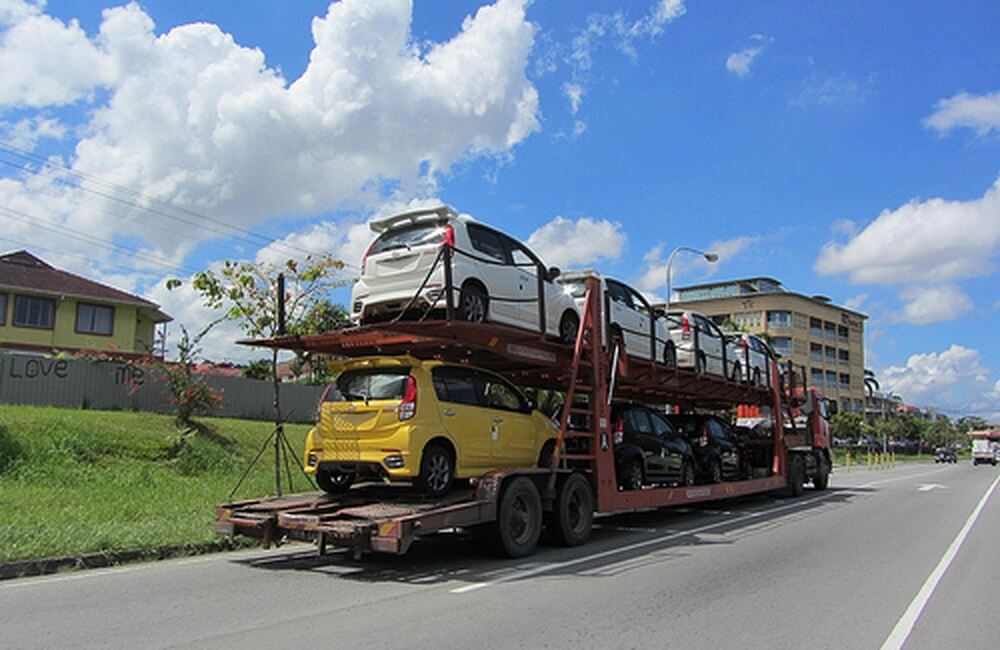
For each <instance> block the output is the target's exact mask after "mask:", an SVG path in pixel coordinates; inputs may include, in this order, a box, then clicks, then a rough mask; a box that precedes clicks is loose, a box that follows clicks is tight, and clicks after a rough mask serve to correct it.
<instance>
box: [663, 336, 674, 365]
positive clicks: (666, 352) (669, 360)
mask: <svg viewBox="0 0 1000 650" xmlns="http://www.w3.org/2000/svg"><path fill="white" fill-rule="evenodd" d="M663 365H665V366H666V367H668V368H676V367H677V348H675V347H674V344H673V342H671V343H667V344H666V345H665V346H664V347H663Z"/></svg>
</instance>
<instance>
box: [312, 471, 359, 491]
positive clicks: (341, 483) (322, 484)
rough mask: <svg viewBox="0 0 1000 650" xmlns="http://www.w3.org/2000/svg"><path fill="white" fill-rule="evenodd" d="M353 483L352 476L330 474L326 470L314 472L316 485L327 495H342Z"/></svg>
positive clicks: (340, 473)
mask: <svg viewBox="0 0 1000 650" xmlns="http://www.w3.org/2000/svg"><path fill="white" fill-rule="evenodd" d="M352 483H354V474H345V473H343V472H331V471H328V470H324V469H321V470H318V471H317V472H316V485H318V486H319V489H321V490H323V491H324V492H326V493H327V494H333V495H337V494H343V493H344V492H347V490H348V489H349V488H350V487H351V484H352Z"/></svg>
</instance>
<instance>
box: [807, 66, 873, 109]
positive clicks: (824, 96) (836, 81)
mask: <svg viewBox="0 0 1000 650" xmlns="http://www.w3.org/2000/svg"><path fill="white" fill-rule="evenodd" d="M867 95H868V87H867V86H866V85H864V84H862V83H860V82H858V81H857V80H855V79H852V78H851V77H848V76H847V75H843V74H842V75H835V76H824V75H821V74H813V75H810V76H809V77H808V78H807V79H805V80H804V81H803V82H802V84H801V87H800V89H799V92H798V94H797V95H796V96H795V97H794V98H792V104H793V105H795V106H798V107H800V108H808V107H812V106H820V107H824V108H829V107H843V108H850V107H853V106H858V105H860V104H863V103H864V101H865V99H866V97H867Z"/></svg>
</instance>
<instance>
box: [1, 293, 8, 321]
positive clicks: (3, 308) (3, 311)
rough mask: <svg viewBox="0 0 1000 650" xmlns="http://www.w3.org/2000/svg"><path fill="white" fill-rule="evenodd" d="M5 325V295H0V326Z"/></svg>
mask: <svg viewBox="0 0 1000 650" xmlns="http://www.w3.org/2000/svg"><path fill="white" fill-rule="evenodd" d="M6 324H7V294H5V293H0V325H6Z"/></svg>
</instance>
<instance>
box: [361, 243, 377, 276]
mask: <svg viewBox="0 0 1000 650" xmlns="http://www.w3.org/2000/svg"><path fill="white" fill-rule="evenodd" d="M376 241H377V240H376ZM374 245H375V242H374V241H373V242H372V243H370V244H368V248H367V249H365V255H364V257H362V258H361V275H364V274H365V265H366V264H368V256H369V255H370V254H371V252H372V246H374Z"/></svg>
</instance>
